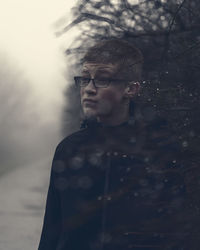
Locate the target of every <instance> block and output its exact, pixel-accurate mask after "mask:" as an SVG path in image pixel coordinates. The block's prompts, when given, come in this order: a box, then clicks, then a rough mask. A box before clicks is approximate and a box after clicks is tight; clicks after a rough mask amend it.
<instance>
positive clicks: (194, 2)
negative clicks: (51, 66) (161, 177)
mask: <svg viewBox="0 0 200 250" xmlns="http://www.w3.org/2000/svg"><path fill="white" fill-rule="evenodd" d="M199 13H200V2H199V0H138V1H131V0H118V1H116V0H115V1H112V0H80V1H78V3H77V5H76V6H75V7H74V8H73V14H74V21H73V22H72V23H71V24H70V25H69V26H67V27H65V28H64V29H63V30H62V31H60V32H58V34H59V35H61V34H62V33H65V32H67V31H68V30H69V29H70V28H72V27H73V26H76V27H79V29H80V31H81V36H79V37H77V40H76V41H75V43H74V47H72V48H70V49H68V50H67V51H66V54H67V55H68V56H69V57H70V58H71V60H73V63H74V65H77V66H78V64H79V63H80V59H81V57H82V55H83V53H84V52H85V51H86V49H87V48H88V47H89V46H91V44H93V43H94V42H95V41H98V40H102V39H109V38H115V37H117V38H122V39H125V40H127V41H129V42H132V43H134V44H135V45H136V46H138V47H139V48H140V49H141V51H142V53H143V55H144V59H145V63H144V73H143V82H142V92H141V93H140V95H139V96H138V97H137V102H138V103H139V104H140V106H141V112H142V114H143V116H144V117H146V119H147V120H148V119H151V116H153V115H154V114H155V111H156V112H157V113H158V114H160V115H162V116H164V117H165V118H167V120H168V121H169V123H170V125H171V127H172V129H173V130H174V131H175V133H176V135H177V137H178V138H179V144H180V150H181V151H182V152H183V154H182V155H183V159H182V160H183V166H184V167H185V173H186V180H187V182H188V183H189V184H188V192H189V193H190V194H191V195H190V199H191V211H190V214H187V216H188V217H189V218H190V217H194V221H196V222H195V223H193V224H192V225H193V226H194V228H193V230H194V238H195V232H196V233H198V230H197V229H198V228H199V221H198V220H196V218H197V217H196V216H199V213H200V200H199V198H198V197H199V191H200V190H199V189H200V181H199V175H200V174H199V173H200V170H199V166H198V163H199V162H200V161H199V160H200V159H199V158H200V156H199V155H200V149H199V148H200V147H199V146H200V145H199V144H200V143H199V142H200V133H199V132H200V109H199V104H200V101H199V96H200V85H199V79H200V16H199ZM77 55H78V56H77ZM77 59H78V60H77ZM72 92H73V91H72ZM68 93H69V92H66V96H67V98H69V97H68ZM68 109H69V110H66V112H68V111H70V110H73V108H71V107H70V106H68ZM70 112H72V111H70ZM76 112H77V111H76ZM66 114H67V113H65V116H66ZM65 130H66V127H65V128H64V129H63V131H65ZM191 220H193V219H192V218H191ZM195 228H196V229H195ZM195 230H196V231H195ZM198 237H199V236H198ZM194 244H195V243H194ZM188 249H189V248H188ZM191 249H193V248H192V247H191Z"/></svg>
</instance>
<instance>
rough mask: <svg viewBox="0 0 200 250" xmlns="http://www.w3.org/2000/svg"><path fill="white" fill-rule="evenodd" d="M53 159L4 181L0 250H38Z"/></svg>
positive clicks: (0, 195) (1, 181)
mask: <svg viewBox="0 0 200 250" xmlns="http://www.w3.org/2000/svg"><path fill="white" fill-rule="evenodd" d="M50 167H51V159H43V160H41V161H38V162H35V163H34V164H33V165H31V166H24V167H20V168H17V169H15V170H14V171H12V172H9V173H8V174H6V175H4V176H2V177H1V178H0V250H37V247H38V242H39V238H40V233H41V227H42V222H43V215H44V206H45V202H46V192H47V188H48V182H49V174H50Z"/></svg>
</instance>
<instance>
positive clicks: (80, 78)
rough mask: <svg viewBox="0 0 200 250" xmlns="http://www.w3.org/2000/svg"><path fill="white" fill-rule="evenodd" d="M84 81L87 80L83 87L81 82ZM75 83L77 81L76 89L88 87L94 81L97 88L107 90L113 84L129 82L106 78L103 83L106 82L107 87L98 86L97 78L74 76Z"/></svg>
mask: <svg viewBox="0 0 200 250" xmlns="http://www.w3.org/2000/svg"><path fill="white" fill-rule="evenodd" d="M82 79H84V80H87V82H86V84H82V85H81V80H82ZM74 81H75V85H76V87H86V86H87V85H88V84H89V83H90V81H92V82H93V84H94V86H95V88H107V87H108V86H109V85H110V83H111V82H122V81H126V82H127V80H125V79H117V78H104V80H102V81H105V82H106V85H105V86H96V83H95V78H89V77H82V76H74Z"/></svg>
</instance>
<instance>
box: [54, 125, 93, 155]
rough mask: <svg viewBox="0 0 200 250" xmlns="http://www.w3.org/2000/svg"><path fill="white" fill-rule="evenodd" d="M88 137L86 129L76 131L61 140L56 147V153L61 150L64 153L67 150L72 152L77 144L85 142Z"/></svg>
mask: <svg viewBox="0 0 200 250" xmlns="http://www.w3.org/2000/svg"><path fill="white" fill-rule="evenodd" d="M88 136H89V131H88V129H81V130H78V131H76V132H74V133H72V134H71V135H68V136H66V137H65V138H64V139H62V140H61V141H60V142H59V143H58V145H57V147H56V152H57V153H59V152H62V151H63V150H65V151H66V150H67V149H68V150H72V149H73V148H74V147H77V146H78V145H79V144H81V143H83V142H85V140H86V139H87V138H88Z"/></svg>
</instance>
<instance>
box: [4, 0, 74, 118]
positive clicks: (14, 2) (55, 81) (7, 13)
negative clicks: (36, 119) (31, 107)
mask: <svg viewBox="0 0 200 250" xmlns="http://www.w3.org/2000/svg"><path fill="white" fill-rule="evenodd" d="M0 3H1V7H0V34H1V39H0V51H2V50H3V51H4V53H5V54H6V55H8V58H9V60H10V61H12V62H13V65H15V64H16V65H17V67H18V68H19V69H20V70H22V71H23V73H24V75H25V77H26V78H27V80H28V84H31V85H32V87H33V91H35V93H34V94H35V95H36V96H37V98H38V101H37V103H38V104H37V105H38V106H40V109H41V110H43V111H45V112H46V115H47V114H49V115H50V116H51V112H52V108H56V109H57V108H59V107H60V105H62V101H63V99H62V91H61V89H63V87H64V86H65V84H66V81H65V79H64V77H63V74H62V72H63V71H64V70H65V61H64V60H65V58H64V55H63V50H62V48H64V47H65V48H66V46H68V45H69V44H70V43H71V41H72V37H71V34H72V33H70V34H69V35H68V36H63V37H60V38H56V37H55V35H54V32H55V31H56V30H55V22H56V21H57V20H59V19H60V18H61V17H63V16H64V17H65V18H66V23H68V22H70V18H71V16H70V9H71V7H72V6H73V5H74V4H75V3H76V0H4V1H3V0H0ZM49 112H50V113H49Z"/></svg>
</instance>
